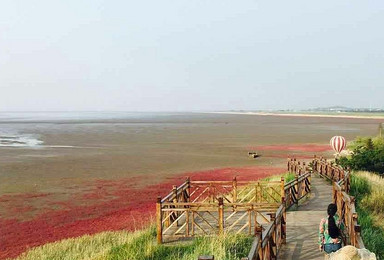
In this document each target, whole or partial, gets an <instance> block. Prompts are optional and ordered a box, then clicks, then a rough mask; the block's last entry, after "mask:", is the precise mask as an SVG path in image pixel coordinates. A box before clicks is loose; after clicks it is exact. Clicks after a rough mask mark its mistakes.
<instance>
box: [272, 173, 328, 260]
mask: <svg viewBox="0 0 384 260" xmlns="http://www.w3.org/2000/svg"><path fill="white" fill-rule="evenodd" d="M311 187H312V194H311V197H310V198H309V199H308V200H307V201H305V202H304V203H303V204H301V205H300V207H299V209H298V211H288V212H287V244H286V245H284V246H283V247H282V249H281V251H280V253H279V259H292V260H298V259H305V260H309V259H324V253H322V252H319V249H318V243H317V240H318V230H319V223H320V220H321V219H322V218H324V217H326V216H327V206H328V204H329V203H331V202H332V187H331V185H330V184H328V183H327V182H326V181H325V180H323V179H321V178H320V177H318V175H317V174H313V175H312V184H311Z"/></svg>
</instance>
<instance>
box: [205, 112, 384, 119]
mask: <svg viewBox="0 0 384 260" xmlns="http://www.w3.org/2000/svg"><path fill="white" fill-rule="evenodd" d="M210 113H214V114H231V115H251V116H253V115H255V116H280V117H330V118H352V119H384V115H382V116H374V115H372V116H368V115H346V114H342V115H329V114H310V113H308V114H306V113H271V112H230V111H228V112H210Z"/></svg>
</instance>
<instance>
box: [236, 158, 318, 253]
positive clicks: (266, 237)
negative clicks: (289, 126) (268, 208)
mask: <svg viewBox="0 0 384 260" xmlns="http://www.w3.org/2000/svg"><path fill="white" fill-rule="evenodd" d="M287 168H288V171H289V172H291V173H295V179H294V180H292V181H290V182H288V183H287V184H285V185H284V201H283V203H282V204H281V205H280V207H279V209H278V210H277V211H276V213H275V215H274V218H273V220H272V219H271V221H270V223H268V224H267V226H265V228H264V230H263V232H261V233H259V234H257V236H256V237H255V239H254V241H253V243H252V247H251V250H250V251H249V254H248V257H245V258H242V260H271V259H276V257H277V254H278V252H279V249H280V248H281V246H282V244H285V242H286V209H288V208H289V207H291V206H292V205H298V203H299V201H300V200H301V199H303V198H305V197H306V196H308V195H309V194H310V192H311V172H310V168H309V167H307V166H306V165H305V163H300V162H298V161H297V160H296V159H289V160H288V163H287Z"/></svg>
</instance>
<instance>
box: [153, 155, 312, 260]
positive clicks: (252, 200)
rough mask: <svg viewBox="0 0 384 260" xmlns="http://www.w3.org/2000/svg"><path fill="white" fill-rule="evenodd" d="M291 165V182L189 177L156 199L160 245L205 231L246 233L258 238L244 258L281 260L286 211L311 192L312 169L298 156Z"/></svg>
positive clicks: (289, 165)
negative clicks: (277, 259)
mask: <svg viewBox="0 0 384 260" xmlns="http://www.w3.org/2000/svg"><path fill="white" fill-rule="evenodd" d="M287 166H288V170H289V171H290V172H294V173H295V179H293V180H292V181H290V182H288V183H285V181H284V178H281V180H280V181H238V180H237V179H236V178H234V179H233V180H232V181H192V180H190V179H189V178H188V179H187V180H186V181H185V182H184V183H183V184H181V185H180V186H173V189H172V191H171V192H170V193H169V194H168V195H166V196H165V197H164V198H161V197H159V198H158V200H157V204H156V208H157V209H156V210H157V241H158V243H163V242H167V241H172V240H177V239H180V238H186V237H194V236H200V235H217V234H222V233H227V232H233V233H247V234H249V235H252V236H255V239H254V241H253V244H252V247H251V250H250V252H249V254H248V257H245V258H242V259H244V260H245V259H248V260H257V259H263V260H266V259H276V256H277V254H278V252H279V250H280V248H281V246H282V244H284V243H285V241H286V209H287V208H289V207H291V206H292V205H298V203H299V201H300V200H301V199H302V198H304V197H306V196H307V195H308V194H309V193H310V191H311V172H310V171H309V167H307V166H306V165H305V164H302V163H300V162H298V161H296V160H294V159H292V160H289V161H288V165H287ZM201 259H209V258H204V257H202V258H201ZM211 259H213V258H211Z"/></svg>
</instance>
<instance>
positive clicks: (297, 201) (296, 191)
mask: <svg viewBox="0 0 384 260" xmlns="http://www.w3.org/2000/svg"><path fill="white" fill-rule="evenodd" d="M295 193H296V194H295V195H296V201H295V204H296V206H299V176H298V175H297V174H296V175H295Z"/></svg>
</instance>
